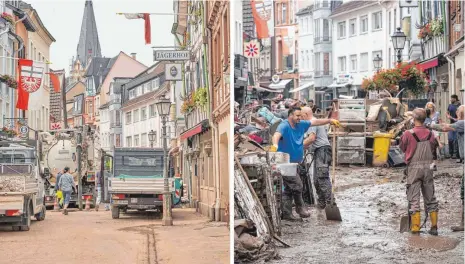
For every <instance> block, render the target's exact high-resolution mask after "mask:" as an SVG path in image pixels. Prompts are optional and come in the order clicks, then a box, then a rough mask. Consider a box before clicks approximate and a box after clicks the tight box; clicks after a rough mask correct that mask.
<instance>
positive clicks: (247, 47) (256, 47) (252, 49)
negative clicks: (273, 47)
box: [244, 40, 260, 58]
mask: <svg viewBox="0 0 465 264" xmlns="http://www.w3.org/2000/svg"><path fill="white" fill-rule="evenodd" d="M244 56H245V57H246V58H258V57H260V43H259V42H258V41H256V40H251V41H249V42H244Z"/></svg>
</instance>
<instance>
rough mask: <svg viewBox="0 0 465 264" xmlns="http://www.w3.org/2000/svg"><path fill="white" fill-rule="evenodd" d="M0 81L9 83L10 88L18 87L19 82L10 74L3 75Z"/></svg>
mask: <svg viewBox="0 0 465 264" xmlns="http://www.w3.org/2000/svg"><path fill="white" fill-rule="evenodd" d="M0 82H2V83H5V84H6V85H8V86H9V87H10V88H13V89H16V88H17V87H18V82H17V81H16V80H15V79H14V78H13V77H11V76H10V75H6V74H5V75H1V76H0Z"/></svg>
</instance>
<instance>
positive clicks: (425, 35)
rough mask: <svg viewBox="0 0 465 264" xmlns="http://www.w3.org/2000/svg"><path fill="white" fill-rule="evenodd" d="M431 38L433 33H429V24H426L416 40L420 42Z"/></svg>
mask: <svg viewBox="0 0 465 264" xmlns="http://www.w3.org/2000/svg"><path fill="white" fill-rule="evenodd" d="M432 37H433V32H432V31H431V23H428V24H426V25H425V26H424V27H422V28H420V31H419V32H418V38H419V39H421V40H428V39H430V38H432Z"/></svg>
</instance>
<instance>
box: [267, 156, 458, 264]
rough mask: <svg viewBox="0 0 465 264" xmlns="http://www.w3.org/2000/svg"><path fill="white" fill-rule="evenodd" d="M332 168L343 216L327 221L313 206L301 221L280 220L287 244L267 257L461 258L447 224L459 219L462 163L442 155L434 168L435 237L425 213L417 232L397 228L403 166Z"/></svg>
mask: <svg viewBox="0 0 465 264" xmlns="http://www.w3.org/2000/svg"><path fill="white" fill-rule="evenodd" d="M336 174H337V179H336V189H337V191H336V195H335V196H336V202H337V205H338V207H339V209H340V211H341V215H342V219H343V221H342V222H332V221H326V214H325V211H324V210H319V209H317V208H315V207H311V212H312V215H311V217H310V218H307V219H304V220H303V221H302V222H297V223H293V222H287V221H283V235H282V238H283V239H284V240H285V241H286V242H288V243H289V244H291V245H292V247H291V248H280V249H279V255H280V256H279V258H280V259H277V260H273V261H271V263H279V264H283V263H293V264H297V263H377V264H378V263H379V264H384V263H386V264H388V263H389V264H394V263H418V264H419V263H434V264H436V263H444V264H446V263H447V264H462V263H464V242H463V240H464V233H463V232H452V231H451V230H450V227H451V226H454V225H457V224H459V223H460V210H461V200H460V181H461V177H462V175H463V167H461V166H458V165H457V164H456V163H454V161H449V160H446V161H443V162H441V163H439V165H438V171H437V172H435V190H436V197H437V199H438V200H439V216H438V218H439V220H438V227H439V236H438V237H434V236H431V235H429V234H427V231H428V230H429V227H430V221H429V219H428V221H427V222H426V226H425V227H423V228H422V233H421V234H420V235H419V236H412V235H411V234H409V233H403V234H401V233H400V232H399V223H400V217H401V216H402V215H403V214H406V212H407V200H406V193H405V184H404V183H403V182H402V178H403V173H402V169H395V168H389V169H375V168H356V167H350V168H349V167H340V168H338V170H337V171H336ZM422 210H424V209H423V204H422ZM424 218H425V213H424V211H423V212H422V224H423V221H424Z"/></svg>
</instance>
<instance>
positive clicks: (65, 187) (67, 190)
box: [58, 167, 76, 215]
mask: <svg viewBox="0 0 465 264" xmlns="http://www.w3.org/2000/svg"><path fill="white" fill-rule="evenodd" d="M58 187H59V188H60V190H61V191H62V192H63V196H64V198H65V206H64V210H63V214H64V215H68V205H69V201H70V199H71V193H72V192H73V190H74V191H75V192H76V186H75V184H74V178H73V176H72V175H71V174H70V173H69V167H65V169H64V171H63V175H61V177H60V181H59V183H58Z"/></svg>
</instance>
